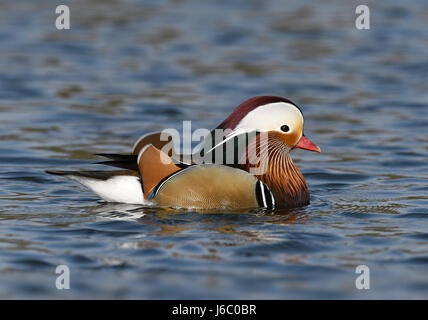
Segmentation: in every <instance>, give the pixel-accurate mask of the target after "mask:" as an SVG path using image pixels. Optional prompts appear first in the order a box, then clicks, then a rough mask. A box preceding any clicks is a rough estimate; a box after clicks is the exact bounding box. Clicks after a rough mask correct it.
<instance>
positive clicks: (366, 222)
mask: <svg viewBox="0 0 428 320" xmlns="http://www.w3.org/2000/svg"><path fill="white" fill-rule="evenodd" d="M64 4H68V5H70V8H71V13H72V16H71V30H64V31H58V30H56V29H55V27H54V21H55V17H56V16H55V7H56V5H57V2H56V1H41V0H40V1H39V0H35V1H34V0H32V1H29V0H26V1H19V2H17V1H2V2H1V4H0V48H1V49H0V298H37V299H39V298H60V299H63V298H64V299H69V298H84V299H86V298H141V299H147V298H151V299H154V298H155V299H156V298H161V299H162V298H244V299H245V298H251V299H285V298H297V299H299V298H310V299H317V298H323V299H330V298H340V299H342V298H345V299H348V298H352V299H379V298H392V299H400V298H417V299H421V298H427V297H428V278H427V276H426V272H427V267H428V184H427V181H428V180H427V178H428V173H427V172H428V170H427V169H428V130H427V128H428V108H427V104H428V95H427V92H428V82H427V75H428V59H427V54H426V53H427V51H428V40H427V39H428V37H427V30H428V9H427V8H426V6H425V4H424V1H402V2H400V3H396V4H393V3H392V2H390V3H389V4H388V3H387V2H385V3H382V4H380V3H378V2H374V1H369V2H368V5H369V6H370V9H371V15H372V20H371V29H370V30H367V31H361V30H357V29H356V28H355V25H354V19H355V13H354V12H355V7H356V6H357V5H358V4H360V3H357V2H353V1H346V3H343V1H324V2H323V3H322V5H321V4H318V5H314V4H311V2H310V1H287V3H286V4H285V2H284V1H280V0H278V1H274V0H272V1H238V0H234V1H215V2H201V1H190V0H189V1H186V0H182V1H173V0H171V1H141V2H140V1H132V0H121V1H120V0H118V1H112V0H110V1H90V2H87V1H81V0H73V1H65V2H64ZM268 94H275V95H281V96H285V97H287V98H289V99H291V100H293V101H294V102H296V103H297V104H299V106H300V107H301V108H302V110H303V112H304V115H305V134H306V135H307V136H308V137H310V138H311V140H312V141H314V142H315V143H316V144H317V145H319V146H320V147H321V148H322V149H323V153H322V154H314V153H310V152H305V151H302V150H296V151H293V154H292V156H293V159H294V160H295V162H296V163H297V164H298V165H299V167H300V168H301V170H302V172H303V173H304V175H305V177H306V179H307V183H308V185H309V188H310V192H311V204H310V205H308V206H306V207H302V208H298V209H294V210H281V211H275V212H264V211H259V212H257V213H249V212H242V213H239V214H227V213H222V212H219V213H216V214H213V213H210V214H201V213H198V212H189V211H172V210H166V209H162V210H159V209H154V208H141V207H139V206H132V205H119V204H106V203H100V202H98V198H97V197H96V196H95V195H93V194H92V193H90V192H89V191H87V190H86V189H85V188H84V187H82V186H80V185H77V184H75V183H73V182H69V181H66V180H63V179H60V178H58V177H53V176H49V175H47V174H45V173H44V170H47V169H58V168H60V169H66V170H67V169H68V170H71V169H76V168H85V169H91V168H93V169H102V167H99V166H94V165H92V164H91V163H92V162H94V161H96V160H97V158H96V157H95V156H94V155H93V154H94V153H100V152H120V153H127V152H129V151H130V148H131V147H132V145H133V143H134V141H135V140H136V139H137V138H138V137H139V136H140V135H142V134H144V133H147V132H150V131H154V130H162V129H164V128H177V129H179V130H181V125H182V120H191V121H192V126H193V129H197V128H207V129H211V128H213V127H215V126H217V125H218V124H219V123H220V122H221V121H222V120H223V119H224V118H225V117H226V116H227V115H228V114H229V113H230V112H231V111H232V109H233V108H234V107H235V106H237V105H238V104H239V103H241V102H242V101H244V100H245V99H247V98H249V97H252V96H255V95H268ZM60 264H65V265H67V266H69V268H70V272H71V289H70V290H62V291H61V290H57V289H56V287H55V279H56V276H57V275H56V274H55V268H56V266H57V265H60ZM362 264H364V265H367V266H368V267H369V268H370V275H371V282H370V287H371V288H370V290H362V291H361V290H357V289H356V287H355V279H356V277H357V275H356V274H355V268H356V266H358V265H362Z"/></svg>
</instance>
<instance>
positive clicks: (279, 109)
mask: <svg viewBox="0 0 428 320" xmlns="http://www.w3.org/2000/svg"><path fill="white" fill-rule="evenodd" d="M303 123H304V119H303V114H302V112H301V110H300V109H299V107H298V106H297V105H296V104H295V103H293V102H292V101H290V100H288V99H286V98H282V97H276V96H258V97H254V98H251V99H248V100H246V101H244V102H243V103H242V104H240V105H239V106H238V107H237V108H236V109H235V110H234V111H233V112H232V113H231V114H230V115H229V117H227V118H226V119H225V120H224V121H223V122H222V123H221V124H220V125H219V126H218V127H217V128H216V129H222V130H225V131H226V132H228V133H227V134H226V135H225V136H224V141H227V140H229V139H231V138H233V137H237V136H242V135H243V134H248V133H251V132H257V135H256V137H255V138H250V140H249V141H248V144H247V147H246V152H245V153H244V157H245V159H244V161H242V159H241V162H240V163H241V164H240V167H241V168H242V169H244V170H246V171H248V172H250V173H253V174H254V175H255V176H257V177H258V178H259V179H260V180H261V181H263V182H264V183H265V184H267V185H268V187H269V188H270V189H271V191H272V192H273V194H274V196H275V201H276V203H277V204H279V205H281V204H282V206H284V207H295V206H300V205H305V204H307V203H309V191H308V188H307V185H306V181H305V179H304V177H303V175H302V173H301V172H300V170H299V169H298V168H297V166H296V165H295V164H294V163H293V161H292V160H291V158H290V156H289V152H290V151H291V150H293V149H294V148H300V149H305V150H309V151H315V152H321V150H320V148H319V147H317V146H316V145H315V144H314V143H312V142H311V141H310V140H309V139H308V138H307V137H306V136H305V135H304V134H303ZM263 135H264V137H266V138H267V139H262V138H260V137H261V136H263ZM224 141H223V142H224ZM263 141H264V142H263ZM255 157H257V158H258V160H256V161H255V160H254V159H253V158H255ZM254 169H257V170H254Z"/></svg>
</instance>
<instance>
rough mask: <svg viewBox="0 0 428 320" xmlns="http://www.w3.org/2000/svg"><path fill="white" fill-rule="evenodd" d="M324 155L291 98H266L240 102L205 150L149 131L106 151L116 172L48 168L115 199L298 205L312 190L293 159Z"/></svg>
mask: <svg viewBox="0 0 428 320" xmlns="http://www.w3.org/2000/svg"><path fill="white" fill-rule="evenodd" d="M294 148H300V149H306V150H310V151H316V152H321V150H320V148H319V147H317V146H316V145H315V144H313V143H312V142H311V141H310V140H309V139H308V138H306V137H305V135H304V134H303V114H302V112H301V110H300V109H299V107H298V106H297V105H296V104H295V103H293V102H291V101H290V100H288V99H285V98H282V97H276V96H259V97H254V98H251V99H248V100H246V101H245V102H243V103H242V104H240V105H239V106H238V107H237V108H236V109H235V110H234V111H233V112H232V113H231V114H230V115H229V116H228V117H227V118H226V119H225V120H224V121H223V122H222V123H221V124H220V125H219V126H218V127H216V128H215V129H214V130H212V131H211V133H210V134H208V135H207V136H206V137H205V139H204V141H203V142H202V144H201V145H200V147H199V149H198V151H197V152H195V153H193V154H190V155H186V154H177V153H175V149H174V146H173V139H172V136H171V135H168V134H166V133H165V132H156V133H149V134H146V135H144V136H142V137H141V138H140V139H139V140H138V141H137V142H136V143H135V144H134V147H133V151H132V154H129V155H123V154H108V153H105V154H98V155H101V156H103V157H105V158H108V159H109V160H108V161H103V162H99V163H98V164H103V165H110V166H114V167H118V168H121V169H122V170H113V171H53V170H49V171H46V172H47V173H50V174H54V175H61V176H65V177H68V178H69V179H72V180H75V181H77V182H79V183H81V184H83V185H84V186H86V187H88V188H89V189H91V190H92V191H93V192H95V193H96V194H97V195H98V196H99V197H101V198H102V199H103V200H105V201H108V202H119V203H133V204H142V205H152V206H158V207H175V208H191V209H244V208H248V209H249V208H260V207H262V208H274V207H288V208H291V207H298V206H303V205H307V204H308V203H309V190H308V187H307V184H306V181H305V178H304V177H303V175H302V173H301V171H300V170H299V168H298V167H297V166H296V165H295V164H294V163H293V161H292V160H291V158H290V151H291V150H293V149H294Z"/></svg>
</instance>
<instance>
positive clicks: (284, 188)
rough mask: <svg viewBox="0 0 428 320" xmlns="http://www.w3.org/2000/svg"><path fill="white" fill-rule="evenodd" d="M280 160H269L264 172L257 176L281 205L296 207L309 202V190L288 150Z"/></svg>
mask: <svg viewBox="0 0 428 320" xmlns="http://www.w3.org/2000/svg"><path fill="white" fill-rule="evenodd" d="M282 158H283V159H282V161H269V163H268V166H267V170H266V173H265V174H262V175H260V176H258V177H257V178H258V179H260V180H261V181H262V182H263V183H265V184H266V185H267V186H268V187H269V189H270V190H271V192H272V193H273V195H274V198H275V202H276V203H277V205H278V206H281V207H298V206H303V205H306V204H308V203H309V190H308V186H307V185H306V181H305V178H304V177H303V174H302V172H301V171H300V170H299V168H298V167H297V166H296V165H295V164H294V163H293V160H292V159H291V158H290V156H289V154H288V152H287V153H286V154H285V155H284V156H283V157H282Z"/></svg>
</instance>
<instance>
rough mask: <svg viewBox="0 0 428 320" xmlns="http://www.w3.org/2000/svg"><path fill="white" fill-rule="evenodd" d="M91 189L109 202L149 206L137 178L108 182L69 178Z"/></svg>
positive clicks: (113, 179)
mask: <svg viewBox="0 0 428 320" xmlns="http://www.w3.org/2000/svg"><path fill="white" fill-rule="evenodd" d="M68 177H69V178H70V179H72V180H75V181H77V182H79V183H81V184H83V185H84V186H85V187H87V188H89V189H91V190H92V191H93V192H95V193H96V194H97V195H98V196H99V197H101V198H102V199H103V200H105V201H108V202H120V203H130V204H149V202H148V201H146V200H145V199H144V194H143V191H142V188H141V183H140V180H139V179H138V177H135V176H115V177H112V178H110V179H107V180H97V179H91V178H86V177H79V176H68Z"/></svg>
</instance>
